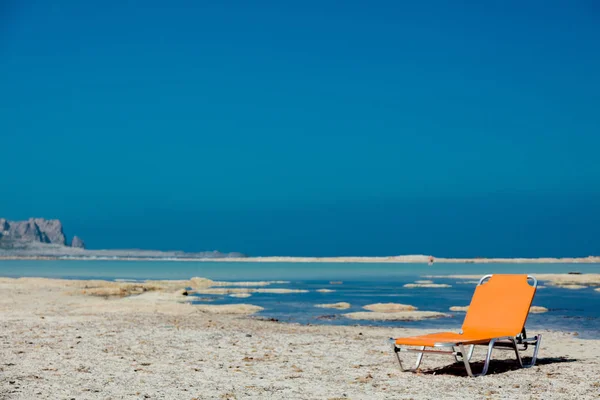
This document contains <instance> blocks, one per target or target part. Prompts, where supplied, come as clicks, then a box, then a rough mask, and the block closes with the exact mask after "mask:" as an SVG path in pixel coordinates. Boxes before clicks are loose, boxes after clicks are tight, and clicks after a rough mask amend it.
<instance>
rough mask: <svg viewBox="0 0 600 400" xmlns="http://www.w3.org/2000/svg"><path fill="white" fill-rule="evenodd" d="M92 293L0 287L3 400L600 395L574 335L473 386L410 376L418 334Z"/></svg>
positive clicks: (588, 358)
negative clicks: (403, 353) (399, 344)
mask: <svg viewBox="0 0 600 400" xmlns="http://www.w3.org/2000/svg"><path fill="white" fill-rule="evenodd" d="M199 282H200V281H199ZM199 284H201V283H199ZM107 285H108V286H112V287H114V285H115V284H114V283H107ZM119 285H125V284H124V283H121V284H119ZM86 286H89V281H88V282H85V281H61V280H50V279H36V278H27V279H9V278H2V279H0V290H1V292H2V296H1V297H0V323H1V326H2V333H1V337H2V347H1V349H2V350H1V353H0V357H1V359H2V362H1V364H0V374H1V375H0V376H1V377H2V378H1V380H0V398H2V399H37V398H48V399H78V400H79V399H190V400H191V399H247V398H250V399H265V398H272V399H399V398H406V399H409V398H414V399H420V398H439V397H440V395H441V394H442V393H443V396H444V397H445V398H511V399H549V398H557V399H558V398H560V399H572V398H590V399H592V398H599V397H600V378H599V376H600V362H599V361H600V341H591V340H587V341H586V340H581V339H578V338H576V337H574V336H573V335H571V334H570V333H566V332H543V334H544V342H543V345H542V349H541V351H540V359H539V361H538V364H539V365H537V366H535V367H533V368H530V369H524V370H521V369H516V367H515V364H514V362H513V361H509V360H507V361H497V362H495V363H492V366H491V373H489V375H488V376H486V377H483V378H475V379H471V378H467V377H466V375H465V372H464V369H462V368H460V367H459V366H452V365H451V364H452V361H453V359H452V358H451V357H450V356H429V357H425V360H424V362H423V365H422V371H421V372H420V373H418V374H413V373H402V372H400V370H399V368H398V365H397V363H396V361H395V360H394V358H393V355H392V352H391V350H390V347H389V345H388V343H387V338H389V337H390V336H403V335H413V334H419V333H423V332H422V331H418V330H414V329H413V330H406V329H390V328H373V327H366V326H301V325H295V324H283V323H278V322H274V321H264V320H260V319H258V318H256V317H252V316H251V315H244V314H250V313H252V312H254V311H256V310H253V309H252V307H251V305H247V306H243V307H241V308H237V309H236V308H235V307H234V308H230V309H229V310H227V309H221V310H217V309H210V308H202V307H198V306H196V305H191V304H187V303H186V302H185V301H181V298H182V297H183V296H182V295H181V293H175V292H173V289H174V287H173V285H171V284H165V286H164V287H163V288H161V289H159V290H157V291H152V292H143V293H142V294H134V295H131V296H128V292H123V294H122V296H121V295H119V296H114V295H110V294H106V293H105V295H97V294H95V295H90V293H87V292H86V293H83V292H84V291H85V289H82V288H85V287H86ZM175 286H176V285H175ZM113 292H114V291H113ZM244 300H249V299H240V303H243V302H244ZM240 310H242V311H240ZM230 313H235V314H230ZM481 351H482V350H479V353H476V354H481ZM495 356H496V357H499V358H503V357H510V353H509V352H500V351H498V352H496V353H495Z"/></svg>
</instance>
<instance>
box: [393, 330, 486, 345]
mask: <svg viewBox="0 0 600 400" xmlns="http://www.w3.org/2000/svg"><path fill="white" fill-rule="evenodd" d="M490 339H491V338H489V337H487V336H485V335H484V336H483V337H481V336H477V335H472V336H471V335H461V334H459V333H454V332H438V333H431V334H429V335H421V336H412V337H405V338H399V339H396V344H397V345H403V346H425V347H434V346H435V345H436V344H442V343H448V344H450V343H455V344H483V343H487V342H489V341H490Z"/></svg>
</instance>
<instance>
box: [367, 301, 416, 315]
mask: <svg viewBox="0 0 600 400" xmlns="http://www.w3.org/2000/svg"><path fill="white" fill-rule="evenodd" d="M363 308H364V309H365V310H369V311H373V312H382V313H391V312H398V311H414V310H416V309H417V307H415V306H411V305H408V304H398V303H376V304H368V305H366V306H364V307H363Z"/></svg>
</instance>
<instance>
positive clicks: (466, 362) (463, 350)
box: [459, 339, 497, 377]
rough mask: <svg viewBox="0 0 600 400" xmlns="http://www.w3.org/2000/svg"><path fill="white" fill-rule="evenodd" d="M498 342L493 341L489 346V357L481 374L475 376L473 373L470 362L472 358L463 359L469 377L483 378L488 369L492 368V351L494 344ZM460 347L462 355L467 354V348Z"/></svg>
mask: <svg viewBox="0 0 600 400" xmlns="http://www.w3.org/2000/svg"><path fill="white" fill-rule="evenodd" d="M496 340H497V339H492V340H491V341H490V344H489V345H488V351H487V355H486V357H485V363H484V364H483V369H482V370H481V372H480V373H479V374H473V371H472V370H471V363H470V362H469V359H470V357H467V358H465V357H463V363H464V364H465V369H466V370H467V375H469V376H470V377H477V376H483V375H485V374H487V371H488V368H489V367H490V360H491V358H492V351H493V350H494V344H496ZM459 347H460V352H461V353H462V354H466V353H465V347H464V346H463V345H462V344H461V345H459Z"/></svg>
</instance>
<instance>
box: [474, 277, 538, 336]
mask: <svg viewBox="0 0 600 400" xmlns="http://www.w3.org/2000/svg"><path fill="white" fill-rule="evenodd" d="M534 295H535V288H534V287H533V286H531V285H529V283H527V275H502V274H497V275H492V277H491V278H490V279H489V280H487V281H484V283H482V284H481V285H478V286H477V287H476V288H475V293H474V294H473V299H472V300H471V305H470V306H469V310H468V312H467V315H466V317H465V322H464V323H463V332H464V333H465V334H477V335H485V334H489V335H490V336H491V337H499V336H516V335H518V334H519V333H521V331H522V330H523V327H524V326H525V321H526V320H527V315H528V314H529V307H531V302H532V301H533V296H534Z"/></svg>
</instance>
